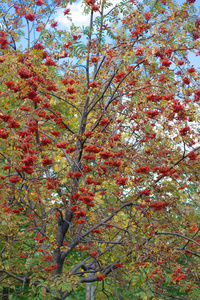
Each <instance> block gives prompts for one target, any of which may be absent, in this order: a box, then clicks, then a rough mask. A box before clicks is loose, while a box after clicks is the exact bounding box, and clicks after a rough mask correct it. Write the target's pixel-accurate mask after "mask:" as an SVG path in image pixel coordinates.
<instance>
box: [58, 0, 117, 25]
mask: <svg viewBox="0 0 200 300" xmlns="http://www.w3.org/2000/svg"><path fill="white" fill-rule="evenodd" d="M112 3H113V6H114V5H116V4H118V3H120V0H112ZM67 8H70V10H71V11H70V17H71V18H72V22H73V23H74V25H75V26H87V25H89V21H90V20H89V18H90V17H89V15H87V16H86V15H85V14H83V5H82V1H79V2H78V3H73V4H72V5H68V6H67ZM110 9H111V8H109V9H107V11H109V10H110ZM63 11H64V10H60V11H59V12H58V13H57V16H56V18H55V21H57V22H58V24H59V25H64V26H65V27H69V26H70V24H71V22H70V21H69V20H68V18H67V17H66V16H64V13H63ZM105 12H106V11H105ZM95 15H98V12H95Z"/></svg>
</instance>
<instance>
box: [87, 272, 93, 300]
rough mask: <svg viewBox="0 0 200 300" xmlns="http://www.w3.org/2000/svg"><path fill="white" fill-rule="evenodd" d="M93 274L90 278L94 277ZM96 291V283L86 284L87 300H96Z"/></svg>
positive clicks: (89, 274) (90, 274)
mask: <svg viewBox="0 0 200 300" xmlns="http://www.w3.org/2000/svg"><path fill="white" fill-rule="evenodd" d="M93 276H94V274H93V273H88V278H91V277H93ZM94 291H95V285H94V283H92V282H91V283H90V282H88V283H87V284H86V290H85V300H94Z"/></svg>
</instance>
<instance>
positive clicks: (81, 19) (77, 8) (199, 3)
mask: <svg viewBox="0 0 200 300" xmlns="http://www.w3.org/2000/svg"><path fill="white" fill-rule="evenodd" d="M185 1H186V0H176V2H177V3H178V4H183V3H184V2H185ZM112 3H113V6H114V5H116V4H118V3H120V0H112ZM194 5H195V6H196V8H197V9H198V13H200V11H199V10H200V0H196V2H195V3H194ZM67 8H70V9H71V17H72V20H73V22H74V24H75V25H76V26H82V25H83V26H87V25H88V23H89V17H88V16H86V15H83V7H82V1H81V0H78V1H76V3H73V4H72V5H68V6H67ZM107 10H108V11H109V10H110V8H109V9H107ZM199 17H200V16H199ZM55 21H58V22H59V24H62V25H64V26H69V25H70V22H69V20H68V19H67V18H66V16H64V14H63V10H59V12H58V13H57V16H56V18H55Z"/></svg>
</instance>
